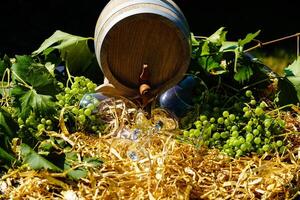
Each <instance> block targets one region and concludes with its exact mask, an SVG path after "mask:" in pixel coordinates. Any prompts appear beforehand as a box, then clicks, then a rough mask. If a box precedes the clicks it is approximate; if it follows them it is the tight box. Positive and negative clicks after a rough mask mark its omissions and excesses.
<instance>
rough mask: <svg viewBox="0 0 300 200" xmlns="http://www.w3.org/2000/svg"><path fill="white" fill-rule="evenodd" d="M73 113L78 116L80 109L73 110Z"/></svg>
mask: <svg viewBox="0 0 300 200" xmlns="http://www.w3.org/2000/svg"><path fill="white" fill-rule="evenodd" d="M71 111H72V113H74V114H75V115H77V114H78V113H79V109H78V108H77V107H74V108H72V110H71Z"/></svg>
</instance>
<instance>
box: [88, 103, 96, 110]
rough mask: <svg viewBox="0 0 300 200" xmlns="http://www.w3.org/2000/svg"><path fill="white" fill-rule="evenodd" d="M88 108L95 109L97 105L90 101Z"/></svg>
mask: <svg viewBox="0 0 300 200" xmlns="http://www.w3.org/2000/svg"><path fill="white" fill-rule="evenodd" d="M86 108H89V109H91V110H94V109H95V105H94V104H92V103H89V104H88V105H87V106H86Z"/></svg>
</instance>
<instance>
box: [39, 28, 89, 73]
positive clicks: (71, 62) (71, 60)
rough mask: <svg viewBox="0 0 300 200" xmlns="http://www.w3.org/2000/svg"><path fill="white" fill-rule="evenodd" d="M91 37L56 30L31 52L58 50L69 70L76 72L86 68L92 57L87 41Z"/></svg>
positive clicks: (47, 52)
mask: <svg viewBox="0 0 300 200" xmlns="http://www.w3.org/2000/svg"><path fill="white" fill-rule="evenodd" d="M90 39H92V38H89V37H88V38H87V37H80V36H75V35H71V34H68V33H65V32H62V31H59V30H58V31H56V32H55V33H54V34H53V35H52V36H50V37H49V38H48V39H46V40H45V41H44V42H43V43H42V44H41V46H40V47H39V48H38V49H37V50H36V51H34V52H33V55H38V54H41V53H43V54H44V55H48V54H50V53H51V52H52V51H53V50H55V49H57V50H59V51H60V56H61V59H62V60H63V61H65V62H66V66H67V67H68V68H69V69H70V71H74V72H78V71H84V70H86V69H87V68H88V67H89V65H90V64H91V63H92V61H93V59H94V55H93V54H92V53H91V51H90V49H89V47H88V44H87V41H88V40H90Z"/></svg>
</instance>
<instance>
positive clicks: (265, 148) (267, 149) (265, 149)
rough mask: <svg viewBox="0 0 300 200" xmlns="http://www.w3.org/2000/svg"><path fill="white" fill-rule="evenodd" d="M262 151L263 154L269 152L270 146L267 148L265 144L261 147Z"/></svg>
mask: <svg viewBox="0 0 300 200" xmlns="http://www.w3.org/2000/svg"><path fill="white" fill-rule="evenodd" d="M262 149H263V150H264V151H265V152H267V151H269V150H270V146H269V145H268V144H265V145H264V146H263V147H262Z"/></svg>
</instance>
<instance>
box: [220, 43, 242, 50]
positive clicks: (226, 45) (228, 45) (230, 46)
mask: <svg viewBox="0 0 300 200" xmlns="http://www.w3.org/2000/svg"><path fill="white" fill-rule="evenodd" d="M237 48H238V42H229V41H224V42H222V46H221V48H220V50H219V51H220V52H231V51H233V52H234V51H235V49H237Z"/></svg>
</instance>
